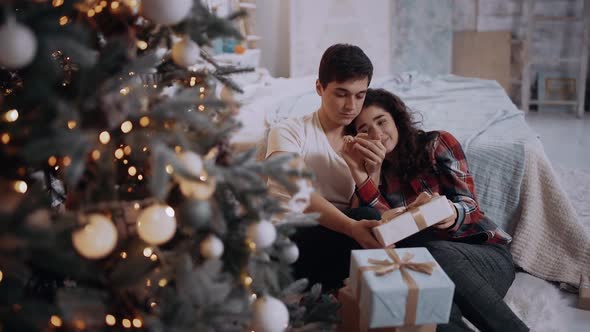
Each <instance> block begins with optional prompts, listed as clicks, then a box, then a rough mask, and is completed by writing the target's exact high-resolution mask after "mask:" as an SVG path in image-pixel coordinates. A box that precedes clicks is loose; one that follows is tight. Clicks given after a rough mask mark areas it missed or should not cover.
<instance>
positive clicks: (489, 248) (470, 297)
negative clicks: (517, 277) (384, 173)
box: [293, 207, 528, 332]
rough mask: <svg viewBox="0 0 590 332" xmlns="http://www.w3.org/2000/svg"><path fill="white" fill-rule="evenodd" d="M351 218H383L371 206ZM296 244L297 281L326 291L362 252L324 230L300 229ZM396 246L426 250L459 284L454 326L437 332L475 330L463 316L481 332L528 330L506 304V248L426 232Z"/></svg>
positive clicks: (510, 271)
mask: <svg viewBox="0 0 590 332" xmlns="http://www.w3.org/2000/svg"><path fill="white" fill-rule="evenodd" d="M346 214H347V215H348V216H350V217H351V218H353V219H356V220H360V219H375V220H378V219H380V215H379V213H378V212H377V211H376V210H374V209H372V208H366V207H363V208H356V209H351V210H349V211H346ZM293 240H294V241H295V242H296V243H297V245H298V246H299V252H300V254H299V260H298V261H297V262H296V263H295V265H294V268H295V275H296V277H297V278H308V279H309V280H310V281H311V282H312V283H316V282H319V283H321V284H322V285H323V286H324V289H325V290H335V289H338V288H340V287H342V281H343V280H344V278H346V277H348V273H349V265H350V251H351V250H355V249H361V247H360V245H359V244H358V243H356V241H354V240H353V239H351V238H349V237H347V236H345V235H343V234H340V233H337V232H334V231H331V230H329V229H327V228H325V227H322V226H315V227H308V228H301V229H299V230H297V233H296V234H295V236H293ZM396 247H398V248H401V247H426V248H427V249H428V250H429V251H430V253H431V254H432V256H433V257H434V258H435V259H436V261H437V262H438V263H439V264H440V266H441V267H442V268H443V269H444V270H445V272H446V273H447V275H448V276H449V277H450V278H451V280H453V282H454V283H455V295H454V298H453V306H452V309H451V318H450V321H449V323H448V324H444V325H438V327H437V331H445V332H447V331H471V329H469V328H468V327H467V325H466V324H465V323H464V322H463V320H462V317H463V316H464V317H465V318H467V319H468V320H469V321H470V322H471V323H473V325H475V326H476V327H477V328H478V329H480V330H481V331H482V332H486V331H528V328H527V326H526V325H525V324H524V323H523V322H522V321H521V320H520V319H519V318H518V317H517V316H516V315H515V314H514V313H513V312H512V310H511V309H510V308H509V307H508V305H506V303H505V302H504V300H503V298H504V295H506V292H507V291H508V288H510V285H511V284H512V282H513V281H514V273H515V272H514V265H513V262H512V256H511V254H510V252H509V251H508V250H507V249H506V247H505V246H502V245H496V244H467V243H460V242H451V241H441V240H437V239H436V238H435V237H434V235H433V234H432V233H431V232H429V231H428V230H425V231H423V232H420V233H418V234H415V235H413V236H411V237H409V238H406V239H404V240H402V241H400V242H398V243H397V244H396Z"/></svg>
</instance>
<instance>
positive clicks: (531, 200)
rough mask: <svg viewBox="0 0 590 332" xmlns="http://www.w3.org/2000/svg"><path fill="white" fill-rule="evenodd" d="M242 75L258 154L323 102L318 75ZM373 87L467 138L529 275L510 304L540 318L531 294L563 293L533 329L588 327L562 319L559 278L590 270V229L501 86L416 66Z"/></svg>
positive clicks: (246, 121)
mask: <svg viewBox="0 0 590 332" xmlns="http://www.w3.org/2000/svg"><path fill="white" fill-rule="evenodd" d="M238 80H239V81H240V80H241V82H240V83H242V86H244V87H245V93H244V94H243V95H240V96H238V100H239V101H240V102H241V103H242V107H241V110H240V114H239V116H238V117H239V119H240V120H241V122H242V124H243V127H242V128H241V129H240V131H239V132H238V133H237V134H236V135H234V138H233V141H232V143H233V145H234V147H235V148H236V149H240V150H243V149H248V148H256V149H257V150H258V156H259V157H260V156H263V154H264V151H265V141H266V139H265V138H266V134H267V132H268V129H269V128H271V127H272V126H274V125H276V124H277V123H279V122H280V121H282V120H284V119H286V118H289V117H297V116H302V115H305V114H308V113H311V112H313V111H315V110H316V109H317V107H318V105H319V103H320V98H319V96H318V95H317V94H316V93H315V77H302V78H292V79H282V78H272V77H270V76H269V75H268V73H267V72H265V71H264V70H258V71H256V72H255V73H251V74H249V76H247V77H242V78H238ZM371 87H374V88H376V87H381V88H385V89H387V90H389V91H392V92H394V93H396V94H397V95H399V96H400V97H401V98H402V99H403V100H404V101H405V102H406V103H407V104H408V105H409V107H410V108H411V109H413V110H414V111H417V112H418V113H419V114H420V115H421V117H420V116H419V117H418V118H417V119H418V120H422V127H423V128H424V129H425V130H433V129H443V130H447V131H449V132H451V133H453V134H454V135H455V136H456V137H457V138H458V139H459V140H460V141H461V143H462V145H463V148H464V150H465V153H466V156H467V161H468V164H469V167H470V169H471V171H472V173H473V175H474V179H475V183H476V190H477V195H478V198H479V201H480V204H481V207H482V210H483V211H484V212H485V213H486V214H487V215H488V216H489V217H490V218H491V219H492V220H494V221H496V222H497V223H498V224H500V226H501V227H502V228H503V229H505V230H506V231H508V232H509V233H510V234H512V236H513V242H512V244H511V252H512V254H513V256H514V261H515V263H516V264H517V265H518V266H519V267H520V268H521V269H522V270H523V271H525V272H526V273H522V274H519V275H518V276H517V280H516V282H515V283H514V285H513V287H512V288H515V289H516V290H515V291H513V290H512V289H511V292H509V295H508V297H510V298H507V301H508V302H509V303H510V304H511V305H512V306H513V307H514V306H516V307H517V308H515V310H516V311H517V312H518V313H519V314H520V315H521V316H522V315H529V317H528V319H527V317H523V319H524V320H525V321H526V322H527V323H528V324H529V326H532V325H533V324H534V323H535V322H533V320H535V319H537V318H534V317H537V316H535V315H533V314H532V313H531V312H530V310H529V309H531V308H532V307H533V304H534V303H533V302H534V301H537V303H536V304H537V306H538V304H539V303H538V301H539V300H538V298H537V299H536V300H535V299H534V298H532V297H531V296H529V295H528V294H529V293H530V295H538V294H540V293H543V292H544V293H545V294H546V295H548V296H549V295H550V293H551V292H555V293H551V294H553V295H555V296H557V297H558V298H557V299H552V300H547V301H548V303H547V306H552V307H554V308H553V309H552V310H553V312H554V315H553V316H555V317H554V318H553V320H552V322H547V319H548V318H547V316H548V315H547V313H544V318H543V319H544V320H545V321H546V322H545V323H544V324H542V325H538V327H537V328H536V330H539V331H560V330H564V331H565V330H567V331H576V330H577V328H580V331H582V329H584V327H583V326H584V325H586V324H588V325H590V314H589V315H586V316H585V313H590V312H584V313H582V314H581V315H582V316H581V317H582V318H581V320H580V318H579V317H578V318H575V319H573V320H572V319H565V318H564V317H567V314H566V313H565V311H563V309H564V308H563V307H571V306H572V301H573V299H574V296H572V295H570V296H567V295H565V294H564V293H563V292H559V291H557V290H556V288H557V286H556V284H555V283H557V284H559V283H561V284H562V285H570V286H575V285H577V283H578V282H579V278H580V274H582V273H584V274H587V275H590V229H588V227H587V226H586V227H585V226H584V225H583V224H582V222H581V221H580V220H579V218H578V217H577V215H576V213H575V211H574V209H573V207H572V204H571V203H570V201H569V199H568V197H567V194H566V192H565V191H564V190H563V188H562V186H561V183H560V181H559V180H558V179H557V177H556V175H555V172H554V170H553V168H552V166H551V163H550V162H549V160H548V159H547V157H546V155H545V152H544V150H543V146H542V145H541V142H540V140H539V139H538V137H537V135H536V134H535V132H534V131H533V130H532V129H531V128H530V127H529V126H528V125H527V124H526V122H525V119H524V115H523V113H522V112H521V111H519V110H518V109H517V108H516V107H515V105H514V104H513V103H512V101H511V100H510V98H509V97H508V96H507V94H506V93H505V91H504V90H503V89H502V87H501V86H500V85H499V84H498V83H497V82H495V81H488V80H481V79H475V78H465V77H459V76H453V75H443V76H436V77H431V76H426V75H421V74H419V73H415V72H414V73H403V74H399V75H395V76H390V77H381V78H375V79H374V80H373V82H372V83H371ZM531 278H532V279H531ZM541 279H542V280H541ZM543 280H546V281H543ZM547 281H552V282H555V283H554V284H552V283H549V282H547ZM527 288H528V289H527ZM570 288H571V287H570ZM527 291H529V293H527ZM511 296H512V297H511ZM525 297H528V298H525ZM519 306H520V308H518V307H519ZM547 306H546V307H547ZM525 307H526V308H527V309H526V310H525V309H523V308H525ZM531 310H532V309H531ZM537 310H538V311H542V310H548V309H547V308H544V309H539V308H537ZM560 310H561V311H560ZM559 313H560V314H559ZM539 315H541V313H539ZM584 319H586V320H584ZM588 325H586V328H587V326H588ZM535 326H537V325H535Z"/></svg>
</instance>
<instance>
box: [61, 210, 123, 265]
mask: <svg viewBox="0 0 590 332" xmlns="http://www.w3.org/2000/svg"><path fill="white" fill-rule="evenodd" d="M72 244H73V245H74V248H76V251H78V253H80V255H82V256H84V257H86V258H89V259H99V258H103V257H106V256H107V255H108V254H110V253H111V252H112V251H113V249H115V246H116V245H117V228H116V227H115V225H114V224H113V222H112V221H111V220H110V219H109V218H107V217H105V216H103V215H102V214H91V215H89V216H88V223H87V224H86V225H85V226H84V227H83V228H82V229H79V230H77V231H74V232H73V233H72Z"/></svg>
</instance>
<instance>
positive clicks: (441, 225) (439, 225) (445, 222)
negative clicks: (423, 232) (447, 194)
mask: <svg viewBox="0 0 590 332" xmlns="http://www.w3.org/2000/svg"><path fill="white" fill-rule="evenodd" d="M447 201H448V202H449V204H450V205H451V208H452V209H453V215H452V216H450V217H448V218H447V219H445V220H443V221H441V222H438V223H436V224H434V225H433V226H432V227H434V228H437V229H448V228H451V227H452V226H453V225H454V224H455V220H456V219H457V207H456V206H455V204H453V202H451V201H450V200H448V199H447Z"/></svg>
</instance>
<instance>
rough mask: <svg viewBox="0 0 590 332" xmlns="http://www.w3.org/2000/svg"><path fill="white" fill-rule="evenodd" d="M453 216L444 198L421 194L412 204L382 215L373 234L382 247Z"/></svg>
mask: <svg viewBox="0 0 590 332" xmlns="http://www.w3.org/2000/svg"><path fill="white" fill-rule="evenodd" d="M454 214H455V211H453V207H452V206H451V205H450V204H449V202H448V200H447V198H446V197H445V196H430V195H429V194H428V193H426V192H423V193H421V194H420V195H419V196H418V198H416V200H415V201H414V202H412V204H410V205H408V206H407V207H399V208H395V209H391V210H388V211H386V212H384V213H383V215H382V217H381V221H382V222H383V223H382V224H381V225H379V226H377V227H374V228H373V234H375V237H376V238H377V240H378V241H379V242H380V243H381V245H383V246H384V247H388V246H390V245H392V244H394V243H396V242H398V241H400V240H402V239H405V238H406V237H408V236H410V235H412V234H415V233H418V232H419V231H421V230H423V229H425V228H427V227H429V226H432V225H434V224H436V223H438V222H441V221H443V220H445V219H447V218H449V217H451V216H453V215H454Z"/></svg>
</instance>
